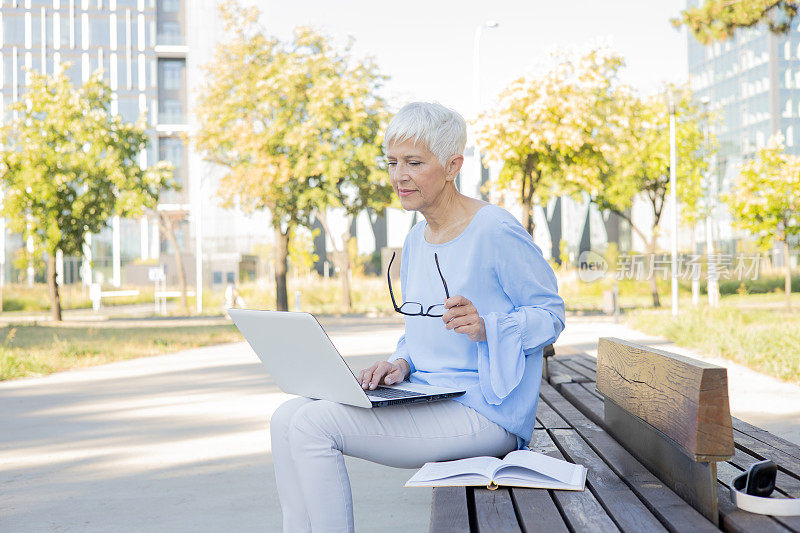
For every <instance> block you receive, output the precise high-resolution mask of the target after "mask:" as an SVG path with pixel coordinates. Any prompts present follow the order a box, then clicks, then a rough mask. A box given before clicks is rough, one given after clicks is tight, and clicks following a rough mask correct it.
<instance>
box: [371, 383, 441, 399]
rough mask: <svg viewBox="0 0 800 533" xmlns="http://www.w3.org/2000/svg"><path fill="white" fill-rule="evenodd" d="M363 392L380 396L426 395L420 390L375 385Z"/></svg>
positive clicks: (404, 396)
mask: <svg viewBox="0 0 800 533" xmlns="http://www.w3.org/2000/svg"><path fill="white" fill-rule="evenodd" d="M364 392H366V393H367V394H368V395H370V396H379V397H381V398H408V397H410V396H427V395H426V394H422V393H420V392H414V391H410V390H403V389H394V388H391V387H381V386H378V387H375V389H373V390H369V389H366V390H365V391H364Z"/></svg>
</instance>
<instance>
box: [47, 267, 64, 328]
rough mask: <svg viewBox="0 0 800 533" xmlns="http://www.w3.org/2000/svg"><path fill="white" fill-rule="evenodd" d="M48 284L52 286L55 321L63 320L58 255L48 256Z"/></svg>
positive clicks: (51, 301) (51, 297)
mask: <svg viewBox="0 0 800 533" xmlns="http://www.w3.org/2000/svg"><path fill="white" fill-rule="evenodd" d="M47 285H48V286H49V287H50V312H51V316H52V317H53V320H54V321H55V322H61V297H60V296H59V294H58V284H57V283H56V255H55V254H48V256H47Z"/></svg>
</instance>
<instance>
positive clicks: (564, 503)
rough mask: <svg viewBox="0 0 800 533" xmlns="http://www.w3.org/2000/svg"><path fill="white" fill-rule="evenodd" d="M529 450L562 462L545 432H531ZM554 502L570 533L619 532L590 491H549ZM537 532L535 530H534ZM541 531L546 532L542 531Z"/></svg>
mask: <svg viewBox="0 0 800 533" xmlns="http://www.w3.org/2000/svg"><path fill="white" fill-rule="evenodd" d="M530 447H531V449H532V450H533V451H535V452H539V453H543V454H545V455H549V456H550V457H555V458H556V459H561V460H564V455H563V454H562V453H561V452H560V451H559V449H558V448H557V447H556V445H555V443H554V442H553V439H552V438H551V437H550V435H549V434H548V433H547V431H546V430H538V431H534V432H533V439H532V440H531V446H530ZM549 492H550V493H551V494H552V495H553V499H554V500H555V501H556V505H558V508H559V509H560V511H561V514H562V515H563V516H564V517H565V518H566V520H567V522H568V524H569V528H570V530H571V531H579V532H583V531H585V532H591V533H594V532H597V531H603V532H606V531H608V532H613V531H619V528H618V527H617V526H616V524H614V521H613V520H611V518H610V517H609V516H608V513H606V511H605V509H603V506H602V505H601V504H600V502H598V501H597V499H596V498H595V496H594V494H592V492H591V491H590V490H584V491H581V492H579V491H573V490H555V491H549ZM534 531H537V530H534ZM541 531H547V530H546V529H542V530H541Z"/></svg>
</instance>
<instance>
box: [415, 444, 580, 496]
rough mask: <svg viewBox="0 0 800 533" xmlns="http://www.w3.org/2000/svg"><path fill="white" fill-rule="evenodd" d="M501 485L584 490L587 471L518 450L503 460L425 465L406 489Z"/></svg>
mask: <svg viewBox="0 0 800 533" xmlns="http://www.w3.org/2000/svg"><path fill="white" fill-rule="evenodd" d="M466 485H486V487H487V488H489V489H492V490H493V489H496V488H497V487H498V485H506V486H512V487H532V488H539V489H560V490H583V489H584V486H585V485H586V467H585V466H583V465H576V464H573V463H568V462H566V461H562V460H560V459H555V458H553V457H549V456H547V455H543V454H541V453H537V452H533V451H530V450H515V451H513V452H511V453H509V454H508V455H506V456H505V458H503V459H498V458H497V457H470V458H468V459H459V460H458V461H442V462H438V463H425V464H424V465H422V468H420V469H419V470H418V471H417V473H416V474H414V475H413V476H412V477H411V479H409V480H408V481H407V482H406V484H405V486H406V487H442V486H466Z"/></svg>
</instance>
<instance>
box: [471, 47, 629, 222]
mask: <svg viewBox="0 0 800 533" xmlns="http://www.w3.org/2000/svg"><path fill="white" fill-rule="evenodd" d="M553 59H554V62H555V64H554V66H553V67H552V68H550V69H549V70H547V71H545V72H544V73H543V74H540V75H533V76H526V77H522V78H519V79H518V80H516V81H514V82H512V83H511V84H510V85H509V86H508V87H507V88H506V89H505V90H504V91H503V93H502V94H501V95H500V100H499V103H498V105H497V107H496V108H495V109H492V110H489V111H487V112H485V113H483V114H481V115H480V116H479V117H478V119H477V122H476V126H477V131H476V138H477V142H478V145H479V146H480V150H481V152H483V153H484V154H485V156H486V160H487V161H498V162H502V163H503V169H502V171H501V172H500V176H499V179H498V181H497V185H498V187H499V188H500V189H505V190H510V189H516V190H517V191H518V192H519V195H520V203H521V204H522V208H523V216H524V218H525V227H526V229H527V230H528V232H529V233H531V234H533V227H534V222H533V205H534V203H536V202H538V203H541V204H544V203H546V202H547V200H548V199H549V197H550V196H551V195H552V194H554V193H555V194H565V193H566V194H573V193H576V192H578V191H580V190H592V189H594V188H596V186H597V182H596V179H597V177H598V174H597V173H596V172H587V169H591V168H594V167H595V165H596V164H598V162H599V160H600V158H599V157H598V156H599V154H601V153H602V151H603V150H604V144H605V142H606V139H605V138H604V136H605V133H604V132H606V131H608V122H609V121H614V117H611V116H610V113H609V111H610V109H611V108H610V106H611V104H612V103H613V101H614V91H615V81H616V75H617V72H618V70H619V68H620V67H621V66H622V64H623V61H622V58H621V57H620V56H618V55H616V54H614V53H612V52H611V51H610V50H608V49H605V48H600V49H597V50H592V51H590V52H588V53H585V54H582V55H577V54H555V55H554V58H553Z"/></svg>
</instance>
